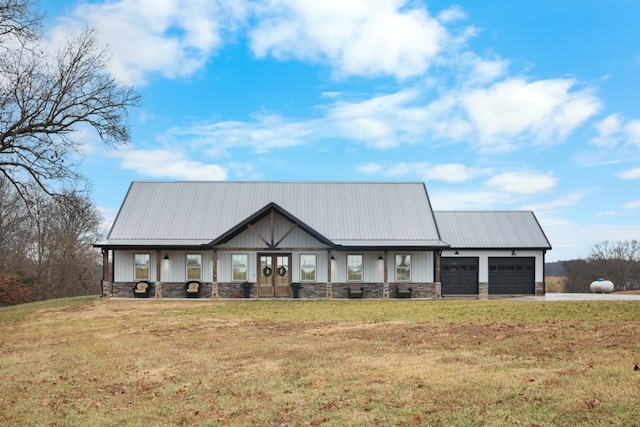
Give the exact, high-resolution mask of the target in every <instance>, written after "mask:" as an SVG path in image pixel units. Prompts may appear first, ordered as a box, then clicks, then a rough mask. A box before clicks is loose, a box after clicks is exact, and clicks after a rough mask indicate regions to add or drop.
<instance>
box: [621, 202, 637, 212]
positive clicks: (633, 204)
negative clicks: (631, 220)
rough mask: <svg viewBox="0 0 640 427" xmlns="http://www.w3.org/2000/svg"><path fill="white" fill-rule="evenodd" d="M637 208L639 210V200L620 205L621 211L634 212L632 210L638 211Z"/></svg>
mask: <svg viewBox="0 0 640 427" xmlns="http://www.w3.org/2000/svg"><path fill="white" fill-rule="evenodd" d="M639 208H640V200H634V201H631V202H627V203H625V204H623V205H622V209H630V210H634V209H639Z"/></svg>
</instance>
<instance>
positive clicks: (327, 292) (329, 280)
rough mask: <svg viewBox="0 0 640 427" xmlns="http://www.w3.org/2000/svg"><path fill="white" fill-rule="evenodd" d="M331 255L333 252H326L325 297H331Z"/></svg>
mask: <svg viewBox="0 0 640 427" xmlns="http://www.w3.org/2000/svg"><path fill="white" fill-rule="evenodd" d="M331 257H333V253H332V252H331V251H329V252H327V290H326V296H327V299H332V298H333V283H331Z"/></svg>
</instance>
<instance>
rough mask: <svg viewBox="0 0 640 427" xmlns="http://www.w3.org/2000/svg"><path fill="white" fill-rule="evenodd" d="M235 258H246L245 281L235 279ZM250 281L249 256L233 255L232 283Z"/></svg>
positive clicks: (242, 254) (243, 254)
mask: <svg viewBox="0 0 640 427" xmlns="http://www.w3.org/2000/svg"><path fill="white" fill-rule="evenodd" d="M235 257H244V266H245V277H244V279H236V278H235V277H234V271H233V270H234V262H233V261H234V258H235ZM248 280H249V254H246V253H236V254H231V281H232V282H246V281H248Z"/></svg>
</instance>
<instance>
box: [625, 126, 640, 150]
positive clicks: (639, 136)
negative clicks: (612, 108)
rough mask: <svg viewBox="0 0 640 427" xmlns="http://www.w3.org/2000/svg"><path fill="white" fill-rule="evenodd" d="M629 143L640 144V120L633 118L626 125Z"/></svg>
mask: <svg viewBox="0 0 640 427" xmlns="http://www.w3.org/2000/svg"><path fill="white" fill-rule="evenodd" d="M624 130H625V133H626V136H627V140H628V142H629V143H631V144H634V145H638V146H640V120H631V121H630V122H629V123H627V125H626V126H625V127H624Z"/></svg>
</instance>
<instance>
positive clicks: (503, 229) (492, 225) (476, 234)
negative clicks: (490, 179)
mask: <svg viewBox="0 0 640 427" xmlns="http://www.w3.org/2000/svg"><path fill="white" fill-rule="evenodd" d="M434 215H435V217H436V222H437V224H438V228H439V230H440V237H441V238H442V240H444V241H445V242H447V243H449V245H451V248H452V249H455V248H460V249H463V248H469V249H500V248H507V249H514V248H521V249H525V248H526V249H551V244H550V243H549V240H547V236H545V234H544V231H542V227H540V224H539V223H538V220H537V219H536V217H535V215H534V214H533V212H530V211H481V212H479V211H435V212H434Z"/></svg>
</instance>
